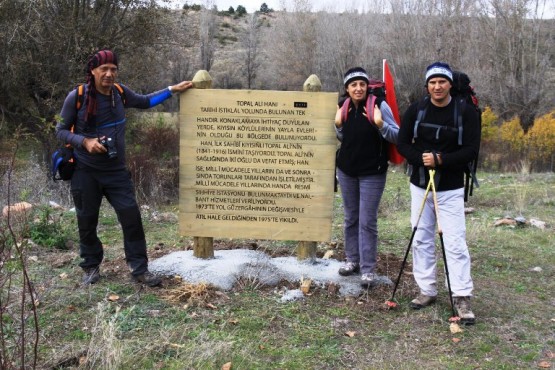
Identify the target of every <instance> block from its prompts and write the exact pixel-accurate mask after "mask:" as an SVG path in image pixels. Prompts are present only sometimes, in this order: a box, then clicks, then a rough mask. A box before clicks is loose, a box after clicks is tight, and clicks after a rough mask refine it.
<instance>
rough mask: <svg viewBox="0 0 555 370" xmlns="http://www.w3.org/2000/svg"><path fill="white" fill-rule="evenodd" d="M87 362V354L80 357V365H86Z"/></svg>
mask: <svg viewBox="0 0 555 370" xmlns="http://www.w3.org/2000/svg"><path fill="white" fill-rule="evenodd" d="M86 363H87V356H81V357H79V365H85V364H86Z"/></svg>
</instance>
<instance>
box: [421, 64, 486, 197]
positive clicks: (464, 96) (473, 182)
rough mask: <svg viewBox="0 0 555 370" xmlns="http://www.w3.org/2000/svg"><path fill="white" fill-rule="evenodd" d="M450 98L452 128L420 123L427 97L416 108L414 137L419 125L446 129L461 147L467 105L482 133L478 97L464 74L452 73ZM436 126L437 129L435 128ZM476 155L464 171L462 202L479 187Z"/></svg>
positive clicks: (424, 111) (424, 112)
mask: <svg viewBox="0 0 555 370" xmlns="http://www.w3.org/2000/svg"><path fill="white" fill-rule="evenodd" d="M451 96H452V97H453V99H455V125H456V126H454V127H445V126H441V127H440V126H438V125H434V124H432V123H425V122H421V121H422V119H423V118H424V116H425V114H426V110H427V108H428V103H429V100H430V99H429V97H426V98H424V100H423V101H422V102H421V103H420V104H419V106H418V114H417V116H416V122H415V124H414V137H417V130H418V126H419V125H423V126H429V127H433V128H437V129H446V130H451V131H455V132H457V133H458V144H459V145H462V135H463V117H462V116H463V112H464V111H465V109H466V106H467V104H470V105H471V106H472V107H473V108H474V109H475V110H476V112H477V113H478V125H479V129H480V132H482V110H481V109H480V106H479V104H478V97H477V96H476V93H475V92H474V88H473V87H472V86H471V85H470V78H469V77H468V75H467V74H466V73H464V72H460V71H453V84H452V87H451ZM436 126H437V127H436ZM478 154H479V152H477V153H476V157H475V158H474V159H473V160H472V161H470V162H469V163H468V165H467V167H466V169H465V182H464V201H465V202H466V201H468V196H470V195H472V193H473V190H474V186H476V187H477V188H478V187H480V184H479V183H478V179H477V177H476V169H477V167H478Z"/></svg>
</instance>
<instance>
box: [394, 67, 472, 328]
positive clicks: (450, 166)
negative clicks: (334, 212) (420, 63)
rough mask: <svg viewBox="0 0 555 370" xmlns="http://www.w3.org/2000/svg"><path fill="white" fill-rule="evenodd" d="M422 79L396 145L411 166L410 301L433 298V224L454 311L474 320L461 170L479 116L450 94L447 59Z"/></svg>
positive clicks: (420, 304)
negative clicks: (414, 292)
mask: <svg viewBox="0 0 555 370" xmlns="http://www.w3.org/2000/svg"><path fill="white" fill-rule="evenodd" d="M425 78H426V90H427V93H428V95H427V96H426V97H425V98H424V99H423V100H421V101H418V102H415V103H413V104H412V105H411V106H410V107H409V108H408V109H407V111H406V112H405V114H404V115H403V118H402V124H401V128H400V131H399V137H398V144H397V149H398V151H399V153H400V154H401V155H402V156H403V157H405V158H406V159H407V161H408V163H409V164H410V166H411V167H412V173H411V175H410V192H411V224H412V226H413V235H412V238H411V240H412V247H413V274H414V278H415V280H416V283H417V284H418V287H419V288H420V294H419V295H418V297H416V298H415V299H413V300H412V301H411V303H410V306H411V307H412V308H413V309H421V308H424V307H426V306H429V305H430V304H432V303H434V302H435V301H436V299H437V294H438V289H437V276H436V275H437V271H436V264H437V259H436V248H435V245H436V243H435V230H436V225H437V227H438V234H439V237H440V244H441V249H442V254H443V260H444V264H445V271H446V285H447V288H448V290H449V300H450V303H451V305H452V309H453V313H454V314H455V313H456V316H458V318H460V321H461V323H463V324H473V323H474V321H475V317H474V313H473V312H472V309H471V306H470V297H471V296H472V290H473V283H472V278H471V276H470V254H469V251H468V246H467V244H466V224H465V214H464V186H465V182H464V174H465V170H466V168H467V165H468V163H469V162H471V161H472V160H473V159H474V158H475V157H476V155H477V153H478V150H479V147H480V125H479V120H478V119H479V117H478V114H477V112H476V110H475V109H474V108H472V107H471V106H469V105H460V104H459V103H458V101H457V100H456V99H453V98H452V97H451V94H450V89H451V87H452V84H453V72H452V71H451V68H450V67H449V65H448V64H446V63H442V62H435V63H433V64H431V65H430V66H428V68H427V69H426V77H425ZM459 110H460V112H459ZM410 247H411V245H410V244H409V247H408V248H410ZM455 311H456V312H455Z"/></svg>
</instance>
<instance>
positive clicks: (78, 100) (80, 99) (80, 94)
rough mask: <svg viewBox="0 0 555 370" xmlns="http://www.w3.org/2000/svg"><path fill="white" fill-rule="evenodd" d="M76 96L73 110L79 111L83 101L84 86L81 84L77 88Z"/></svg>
mask: <svg viewBox="0 0 555 370" xmlns="http://www.w3.org/2000/svg"><path fill="white" fill-rule="evenodd" d="M76 90H77V96H76V99H75V109H76V110H79V109H81V107H82V106H83V102H84V101H85V85H84V84H81V85H79V86H77V88H76Z"/></svg>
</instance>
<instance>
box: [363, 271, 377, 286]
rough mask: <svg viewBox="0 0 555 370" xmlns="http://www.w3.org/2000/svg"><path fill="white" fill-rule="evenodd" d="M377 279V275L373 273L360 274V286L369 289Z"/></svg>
mask: <svg viewBox="0 0 555 370" xmlns="http://www.w3.org/2000/svg"><path fill="white" fill-rule="evenodd" d="M377 279H378V275H376V274H374V273H373V272H371V273H367V274H362V276H361V277H360V285H361V286H362V287H363V288H370V287H371V286H372V285H374V283H375V282H376V280H377Z"/></svg>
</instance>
